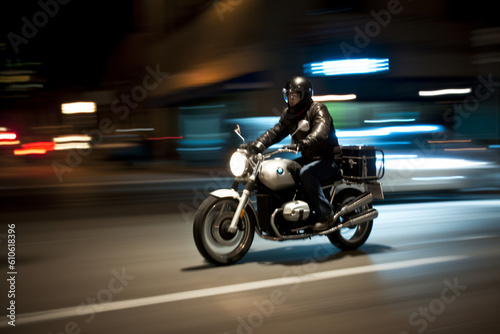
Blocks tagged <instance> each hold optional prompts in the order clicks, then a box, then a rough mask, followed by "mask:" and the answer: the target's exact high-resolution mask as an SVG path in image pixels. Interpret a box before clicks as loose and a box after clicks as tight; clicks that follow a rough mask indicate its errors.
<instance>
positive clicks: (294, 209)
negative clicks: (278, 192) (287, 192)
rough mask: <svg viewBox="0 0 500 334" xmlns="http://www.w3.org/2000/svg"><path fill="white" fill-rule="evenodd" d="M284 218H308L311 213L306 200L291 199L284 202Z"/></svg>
mask: <svg viewBox="0 0 500 334" xmlns="http://www.w3.org/2000/svg"><path fill="white" fill-rule="evenodd" d="M282 209H283V212H282V214H283V218H285V220H287V221H290V222H297V221H302V220H306V219H307V218H308V217H309V214H310V213H311V210H310V209H309V205H308V204H307V203H306V202H304V201H298V200H297V201H291V202H287V203H285V204H283V206H282Z"/></svg>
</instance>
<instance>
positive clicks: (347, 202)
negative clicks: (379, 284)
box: [193, 120, 384, 265]
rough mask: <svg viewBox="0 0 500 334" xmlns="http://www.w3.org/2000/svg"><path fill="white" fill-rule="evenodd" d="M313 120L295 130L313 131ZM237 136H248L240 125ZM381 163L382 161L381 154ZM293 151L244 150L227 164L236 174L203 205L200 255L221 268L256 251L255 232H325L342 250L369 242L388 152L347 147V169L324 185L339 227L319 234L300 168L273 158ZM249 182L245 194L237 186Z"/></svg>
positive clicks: (271, 236)
mask: <svg viewBox="0 0 500 334" xmlns="http://www.w3.org/2000/svg"><path fill="white" fill-rule="evenodd" d="M308 130H309V124H308V122H307V121H305V120H303V121H301V122H299V124H298V127H297V130H296V131H295V132H294V133H293V134H292V135H291V137H293V135H294V134H295V133H296V132H297V131H308ZM235 133H236V134H237V135H238V136H239V137H240V138H241V139H242V141H243V144H244V143H245V138H244V137H243V136H242V134H241V129H240V127H239V125H236V129H235ZM376 152H379V153H380V154H379V156H380V155H381V158H382V160H381V163H380V164H379V166H378V167H377V166H376V160H377V154H376ZM280 153H295V154H297V153H298V152H297V151H294V150H290V149H288V148H285V147H283V148H280V149H277V150H275V151H273V152H270V153H266V154H262V153H259V154H251V153H250V152H249V151H248V150H247V149H244V148H238V149H237V150H236V152H234V153H233V154H232V156H231V158H230V162H229V167H230V170H231V173H232V174H233V175H234V177H235V179H234V181H233V184H232V186H231V188H230V189H218V190H215V191H213V192H211V193H210V195H209V197H207V198H206V199H205V200H204V201H203V203H202V204H201V205H200V207H199V208H198V210H197V213H196V216H195V219H194V225H193V235H194V241H195V244H196V247H197V249H198V251H199V252H200V254H201V255H202V256H203V257H204V258H205V259H206V260H208V261H209V262H211V263H213V264H215V265H229V264H233V263H235V262H237V261H238V260H240V259H241V258H242V257H243V256H244V255H245V254H246V253H247V252H248V250H249V249H250V246H251V245H252V242H253V239H254V235H255V232H256V233H257V235H259V236H260V237H261V238H264V239H267V240H274V241H285V240H297V239H308V238H311V237H314V236H327V237H328V239H329V240H330V242H331V243H332V244H333V245H334V246H336V247H338V248H339V249H341V250H354V249H357V248H358V247H360V246H361V245H363V244H364V243H365V241H366V240H367V239H368V237H369V235H370V232H371V230H372V225H373V220H374V219H375V218H377V217H378V211H377V210H376V209H374V208H373V207H372V201H373V199H383V198H384V196H383V192H382V186H381V184H380V183H379V182H378V180H379V179H381V178H382V177H383V174H384V155H383V151H381V150H379V149H376V148H374V147H372V146H347V147H346V146H343V147H342V154H343V157H342V168H341V170H340V172H339V174H338V175H336V176H335V177H334V178H332V179H330V180H327V181H326V182H323V183H322V189H323V191H324V192H325V195H326V198H329V199H330V204H332V206H333V210H334V217H333V220H334V222H335V224H334V225H333V226H332V227H330V228H328V229H327V230H324V231H314V229H313V225H314V223H315V221H314V220H313V219H312V217H313V215H312V214H313V213H312V212H311V209H310V207H309V204H308V203H307V199H306V198H305V195H304V192H303V190H302V189H301V185H300V181H299V180H298V170H300V165H298V163H297V162H295V161H294V160H289V159H284V158H280V157H275V158H273V157H274V156H275V155H277V154H280ZM239 185H243V186H244V188H243V190H242V191H238V187H239Z"/></svg>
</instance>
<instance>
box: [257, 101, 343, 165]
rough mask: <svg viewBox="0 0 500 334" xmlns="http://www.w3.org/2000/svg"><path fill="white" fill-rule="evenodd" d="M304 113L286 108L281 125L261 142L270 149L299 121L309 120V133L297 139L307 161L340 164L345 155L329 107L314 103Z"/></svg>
mask: <svg viewBox="0 0 500 334" xmlns="http://www.w3.org/2000/svg"><path fill="white" fill-rule="evenodd" d="M310 102H311V103H310V104H309V105H308V106H307V107H306V108H305V109H303V110H301V111H297V112H294V111H293V110H292V108H289V107H286V108H285V109H284V110H283V113H282V114H281V117H280V120H279V122H278V123H277V124H276V125H275V126H274V127H272V128H271V129H269V130H267V131H266V132H265V133H264V134H263V135H262V136H260V137H259V138H258V139H257V141H258V142H261V143H262V144H263V145H264V146H265V147H266V148H267V147H269V146H271V145H273V144H276V143H278V142H280V141H281V140H283V139H284V138H285V137H286V136H288V135H289V134H292V133H293V132H294V131H295V130H296V129H297V124H298V123H299V121H301V120H303V119H305V120H307V121H308V122H309V131H307V132H305V131H298V132H297V133H296V134H295V135H294V136H293V140H294V142H295V143H296V144H298V145H299V148H300V150H301V151H302V158H303V159H304V160H305V162H307V163H308V162H311V161H314V160H319V159H323V158H329V159H332V160H333V161H335V162H340V161H341V158H342V152H341V149H340V146H339V142H338V139H337V135H336V133H335V127H334V125H333V119H332V117H331V116H330V113H329V112H328V108H327V107H326V106H325V105H324V104H323V103H319V102H313V101H312V100H311V101H310Z"/></svg>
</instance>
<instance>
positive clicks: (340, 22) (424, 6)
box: [49, 0, 500, 161]
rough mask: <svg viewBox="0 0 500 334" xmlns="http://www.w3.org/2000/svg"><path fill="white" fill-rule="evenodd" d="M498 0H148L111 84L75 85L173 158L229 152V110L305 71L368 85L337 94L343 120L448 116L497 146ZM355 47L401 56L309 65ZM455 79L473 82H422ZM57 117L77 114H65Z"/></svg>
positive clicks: (351, 85) (112, 60) (136, 15)
mask: <svg viewBox="0 0 500 334" xmlns="http://www.w3.org/2000/svg"><path fill="white" fill-rule="evenodd" d="M493 5H494V4H493V3H491V2H488V1H485V0H479V1H476V2H474V5H471V3H470V2H466V1H451V0H437V1H436V0H420V1H409V0H402V1H396V0H354V1H352V0H349V1H348V0H339V1H327V0H311V1H284V0H276V1H264V0H252V1H249V0H232V1H229V0H213V1H201V0H183V1H181V0H135V1H133V6H131V7H130V8H131V11H132V15H129V16H127V17H130V18H132V20H133V25H132V26H133V28H132V29H131V30H132V31H131V33H128V34H126V35H125V36H124V37H123V38H122V39H121V41H120V42H119V43H118V44H117V45H116V47H114V48H113V52H112V54H111V56H110V57H109V60H108V63H107V66H106V72H105V75H104V77H103V80H102V82H101V84H100V85H99V87H93V89H92V90H91V91H89V90H86V91H81V92H80V91H78V92H76V93H74V94H73V95H71V94H69V93H68V94H66V95H67V96H74V99H83V100H92V101H95V102H96V103H97V118H96V127H97V126H98V124H99V120H102V119H110V120H111V121H112V124H113V125H114V126H115V127H116V128H117V129H119V130H123V131H129V130H133V129H140V130H141V131H139V132H137V131H136V132H135V135H137V136H139V137H141V138H143V139H150V141H149V143H150V146H151V148H152V150H153V152H154V156H155V157H156V158H162V159H164V158H168V159H170V158H171V159H175V158H177V155H178V154H180V155H181V158H182V159H187V160H190V159H195V160H196V159H199V160H200V161H206V160H207V159H208V158H211V159H213V160H217V161H219V160H220V159H221V158H222V155H223V154H224V153H223V150H222V148H223V146H224V143H225V142H226V140H227V136H228V135H230V133H231V131H230V130H231V129H230V128H228V127H229V126H230V124H228V122H227V120H228V119H234V118H242V117H252V116H277V115H279V112H280V110H281V108H282V107H283V104H284V103H283V100H282V96H281V88H282V86H283V84H284V82H285V81H286V80H287V79H288V78H289V77H291V76H293V75H301V74H306V75H308V76H310V77H311V80H312V81H313V84H314V87H315V95H317V96H322V95H334V94H335V95H343V94H355V95H356V97H357V98H356V100H354V101H350V102H329V103H330V104H329V108H330V109H331V111H332V110H333V112H334V119H335V121H336V124H338V127H339V128H340V129H350V128H360V127H370V126H373V125H371V124H367V123H366V122H365V121H366V120H371V121H376V122H378V121H384V120H387V119H401V118H403V119H404V118H412V119H413V118H414V119H415V121H416V122H417V123H432V124H439V125H440V126H443V127H445V128H446V129H447V130H448V131H449V133H451V134H452V136H453V138H462V139H463V138H466V139H474V140H476V139H477V140H483V141H486V142H487V143H488V144H489V145H494V144H497V143H498V141H499V139H500V108H499V104H498V103H499V101H498V87H499V86H500V84H499V82H500V79H498V78H500V68H499V64H500V53H499V52H500V51H499V48H500V25H499V24H498V20H497V19H496V17H495V10H494V8H493ZM116 6H119V4H117V5H116ZM346 59H388V64H389V67H388V70H385V71H382V72H376V73H365V74H355V75H347V74H343V75H325V74H321V73H320V74H318V75H313V74H311V73H310V72H307V69H308V66H309V65H310V64H315V63H321V62H326V61H334V60H346ZM451 88H454V89H469V90H468V91H465V93H462V94H459V95H457V94H446V95H437V96H421V95H419V92H422V91H425V92H427V91H437V90H443V89H451ZM49 119H50V122H51V121H57V122H59V123H61V122H63V119H62V118H61V116H60V115H58V116H54V117H49ZM375 124H377V123H375ZM60 125H62V124H60ZM243 130H244V129H243ZM132 134H134V132H130V133H129V132H127V135H132ZM115 135H116V133H115ZM122 135H123V133H122V134H121V135H118V136H117V137H116V138H118V139H116V140H119V138H121V136H122ZM180 137H182V138H180ZM200 147H201V148H202V149H203V150H202V151H198V150H197V148H200ZM202 153H203V154H202Z"/></svg>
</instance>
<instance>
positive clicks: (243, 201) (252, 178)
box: [228, 161, 261, 233]
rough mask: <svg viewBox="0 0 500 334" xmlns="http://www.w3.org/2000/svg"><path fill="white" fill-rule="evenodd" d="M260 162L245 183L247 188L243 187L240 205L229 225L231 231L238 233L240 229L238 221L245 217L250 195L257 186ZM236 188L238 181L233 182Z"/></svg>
mask: <svg viewBox="0 0 500 334" xmlns="http://www.w3.org/2000/svg"><path fill="white" fill-rule="evenodd" d="M260 164H261V163H260V161H259V162H257V166H256V167H255V169H254V172H253V173H252V175H251V176H250V180H249V181H248V182H247V184H246V185H245V189H243V193H242V194H241V197H240V202H239V203H238V207H237V208H236V211H235V212H234V216H233V220H231V225H229V227H228V232H229V233H236V231H237V230H238V222H239V220H240V218H241V217H243V214H244V213H245V211H244V209H245V207H246V206H247V204H248V201H249V200H250V195H251V194H252V191H253V190H254V188H255V180H256V179H257V174H258V173H259V171H260ZM234 188H236V183H233V189H234ZM235 190H236V189H235Z"/></svg>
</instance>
